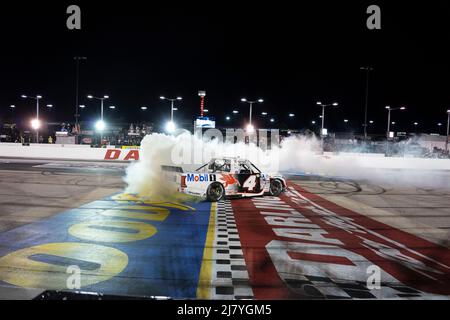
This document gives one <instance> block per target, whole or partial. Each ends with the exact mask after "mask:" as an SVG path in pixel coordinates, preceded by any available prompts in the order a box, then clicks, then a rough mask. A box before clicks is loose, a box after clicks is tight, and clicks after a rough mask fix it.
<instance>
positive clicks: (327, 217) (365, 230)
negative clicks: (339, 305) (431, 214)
mask: <svg viewBox="0 0 450 320" xmlns="http://www.w3.org/2000/svg"><path fill="white" fill-rule="evenodd" d="M232 204H233V210H234V211H235V213H236V222H237V226H238V230H239V234H240V237H241V242H242V247H243V249H244V256H245V260H246V263H247V267H248V271H249V275H250V279H251V282H252V283H253V288H254V293H255V297H256V298H257V299H280V298H281V299H283V298H285V299H289V298H302V297H307V296H309V297H311V296H312V297H315V298H404V297H425V296H430V297H437V296H439V297H445V298H449V297H450V250H449V249H448V248H445V247H442V246H439V245H437V244H434V243H431V242H429V241H426V240H424V239H421V238H419V237H417V236H414V235H411V234H409V233H407V232H404V231H403V230H399V229H396V228H394V227H391V226H389V225H386V224H383V223H380V222H378V221H376V220H373V219H371V218H369V217H366V216H364V215H361V214H359V213H357V212H353V211H351V210H348V209H345V208H343V207H340V206H338V205H336V204H334V203H332V202H329V201H327V200H325V199H323V198H321V197H319V196H317V195H315V194H312V193H309V192H307V191H306V190H303V189H302V188H300V187H298V186H296V185H295V186H290V187H289V189H288V190H287V192H286V193H285V194H283V195H282V196H281V197H279V198H278V197H264V198H255V199H252V200H243V201H240V202H239V204H237V203H232ZM240 212H245V215H244V214H240ZM255 226H257V228H256V227H255ZM374 266H375V267H377V268H376V269H377V270H379V272H378V271H377V272H378V273H379V279H380V281H379V285H378V284H377V285H376V286H368V285H367V283H369V281H368V278H369V277H370V275H371V274H372V272H371V271H370V270H374ZM377 277H378V275H377ZM369 280H370V279H369Z"/></svg>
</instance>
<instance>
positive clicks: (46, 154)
mask: <svg viewBox="0 0 450 320" xmlns="http://www.w3.org/2000/svg"><path fill="white" fill-rule="evenodd" d="M0 157H4V158H31V159H51V160H58V159H64V160H86V161H135V160H138V159H139V149H118V148H115V147H114V146H111V147H108V148H91V147H90V146H87V145H55V144H31V145H29V146H22V145H21V144H18V143H0ZM317 157H321V158H325V159H324V160H329V161H330V164H332V162H333V161H339V162H342V161H343V160H344V161H345V162H348V163H352V162H354V161H355V162H356V161H357V162H358V165H359V166H360V167H365V168H368V169H370V168H385V169H420V170H450V160H448V159H421V158H400V157H399V158H397V157H390V158H385V157H384V155H383V154H367V153H340V154H339V155H336V154H333V153H325V154H324V155H323V156H322V155H318V156H317Z"/></svg>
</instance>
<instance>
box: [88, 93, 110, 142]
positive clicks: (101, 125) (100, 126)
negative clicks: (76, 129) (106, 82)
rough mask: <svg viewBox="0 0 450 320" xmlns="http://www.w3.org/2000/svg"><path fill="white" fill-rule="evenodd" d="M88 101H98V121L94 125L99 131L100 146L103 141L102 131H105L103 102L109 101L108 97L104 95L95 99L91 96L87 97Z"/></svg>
mask: <svg viewBox="0 0 450 320" xmlns="http://www.w3.org/2000/svg"><path fill="white" fill-rule="evenodd" d="M87 98H88V99H97V100H100V120H99V121H97V123H96V124H95V128H96V129H97V130H98V131H100V144H101V141H102V139H103V130H105V127H106V125H105V122H104V121H103V101H105V100H106V99H109V96H108V95H104V96H103V97H95V96H93V95H91V94H89V95H88V96H87Z"/></svg>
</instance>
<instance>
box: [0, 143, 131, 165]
mask: <svg viewBox="0 0 450 320" xmlns="http://www.w3.org/2000/svg"><path fill="white" fill-rule="evenodd" d="M0 157H3V158H25V159H51V160H83V161H135V160H139V149H136V148H133V149H120V148H116V147H114V146H108V147H107V148H91V147H90V146H89V145H78V144H66V145H64V144H33V143H32V144H30V145H22V144H20V143H0Z"/></svg>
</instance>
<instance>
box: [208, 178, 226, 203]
mask: <svg viewBox="0 0 450 320" xmlns="http://www.w3.org/2000/svg"><path fill="white" fill-rule="evenodd" d="M224 195H225V189H224V187H223V185H222V184H221V183H219V182H214V183H211V184H210V185H209V187H208V190H206V198H207V199H208V200H209V201H211V202H217V201H220V200H222V198H223V197H224Z"/></svg>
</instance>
